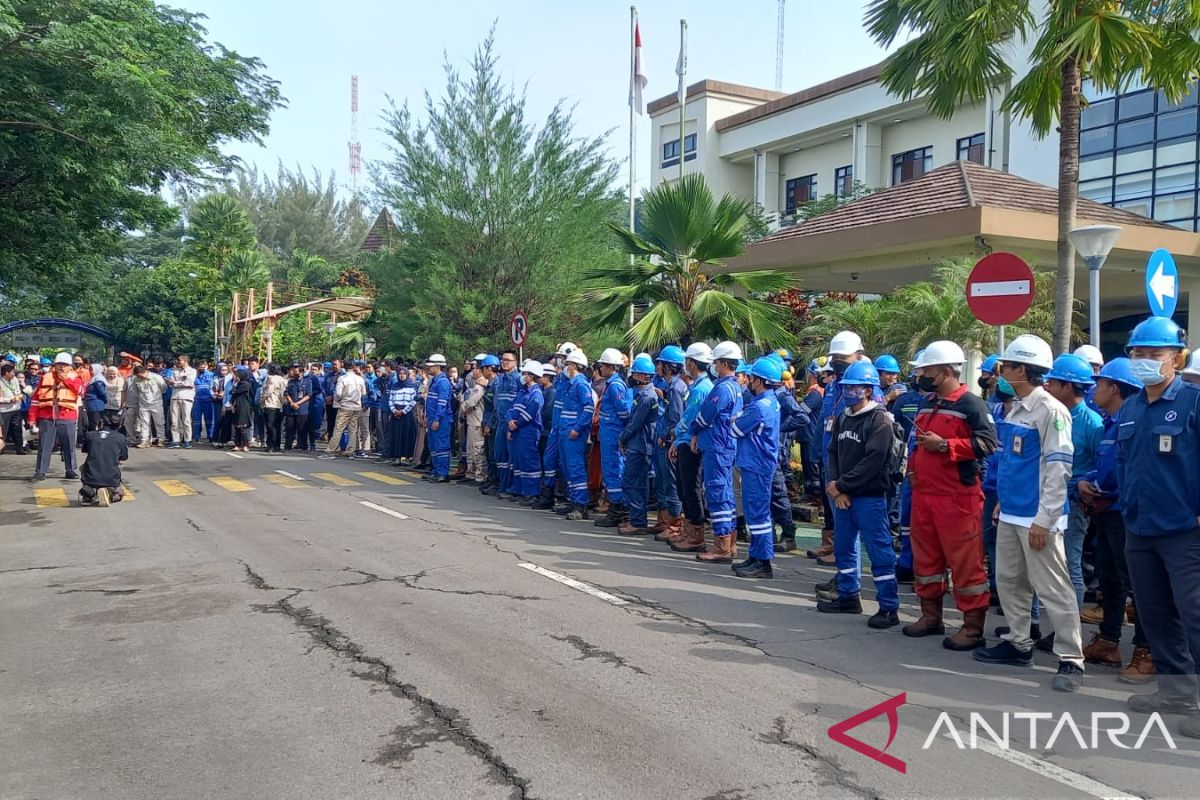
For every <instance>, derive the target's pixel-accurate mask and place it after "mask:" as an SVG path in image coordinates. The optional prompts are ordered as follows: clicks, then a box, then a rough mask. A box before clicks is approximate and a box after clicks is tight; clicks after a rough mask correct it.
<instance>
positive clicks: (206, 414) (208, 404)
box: [192, 396, 217, 442]
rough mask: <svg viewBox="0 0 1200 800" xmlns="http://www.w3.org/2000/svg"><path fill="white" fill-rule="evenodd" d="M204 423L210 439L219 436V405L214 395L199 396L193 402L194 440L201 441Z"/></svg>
mask: <svg viewBox="0 0 1200 800" xmlns="http://www.w3.org/2000/svg"><path fill="white" fill-rule="evenodd" d="M201 423H203V426H204V430H205V431H206V436H207V438H208V440H209V441H210V442H211V441H215V440H216V438H217V407H216V406H215V405H214V404H213V399H212V397H211V396H210V397H197V398H196V401H195V402H194V403H192V441H193V442H198V441H200V427H201Z"/></svg>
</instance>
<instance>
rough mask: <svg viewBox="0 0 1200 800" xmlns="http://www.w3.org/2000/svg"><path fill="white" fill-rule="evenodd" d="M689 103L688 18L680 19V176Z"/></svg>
mask: <svg viewBox="0 0 1200 800" xmlns="http://www.w3.org/2000/svg"><path fill="white" fill-rule="evenodd" d="M686 105H687V20H686V19H681V20H679V177H680V178H682V177H683V161H684V158H685V157H686V153H685V151H684V141H685V140H686V138H687V137H686V134H685V133H684V127H683V109H684V106H686Z"/></svg>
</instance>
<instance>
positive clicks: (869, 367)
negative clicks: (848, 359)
mask: <svg viewBox="0 0 1200 800" xmlns="http://www.w3.org/2000/svg"><path fill="white" fill-rule="evenodd" d="M841 383H842V385H843V386H845V385H847V384H849V385H851V386H878V385H879V370H877V369H875V365H874V364H872V363H871V362H870V361H855V362H854V363H853V364H851V365H850V366H848V367H846V371H845V372H843V373H842V380H841Z"/></svg>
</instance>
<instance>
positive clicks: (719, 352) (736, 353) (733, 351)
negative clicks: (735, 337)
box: [712, 342, 742, 361]
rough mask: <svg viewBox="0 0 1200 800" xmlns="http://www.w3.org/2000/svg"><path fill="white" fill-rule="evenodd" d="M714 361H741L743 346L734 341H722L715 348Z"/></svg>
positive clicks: (713, 352)
mask: <svg viewBox="0 0 1200 800" xmlns="http://www.w3.org/2000/svg"><path fill="white" fill-rule="evenodd" d="M712 357H713V361H741V360H742V348H740V347H738V346H737V345H736V344H735V343H733V342H721V343H720V344H719V345H717V346H716V347H714V348H713V351H712Z"/></svg>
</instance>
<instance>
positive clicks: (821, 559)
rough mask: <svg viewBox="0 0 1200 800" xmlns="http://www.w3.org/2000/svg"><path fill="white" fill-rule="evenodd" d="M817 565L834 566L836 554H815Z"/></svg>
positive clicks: (835, 564)
mask: <svg viewBox="0 0 1200 800" xmlns="http://www.w3.org/2000/svg"><path fill="white" fill-rule="evenodd" d="M817 566H819V567H836V566H837V556H835V555H834V554H833V553H832V552H831V553H830V554H829V555H827V556H817Z"/></svg>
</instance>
